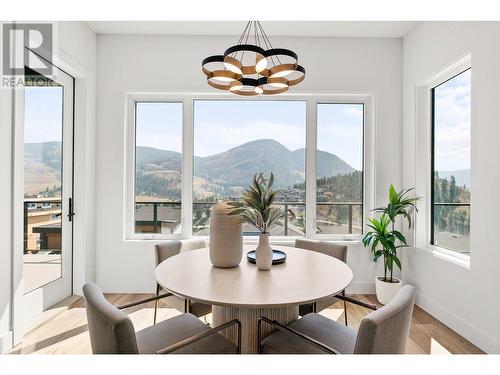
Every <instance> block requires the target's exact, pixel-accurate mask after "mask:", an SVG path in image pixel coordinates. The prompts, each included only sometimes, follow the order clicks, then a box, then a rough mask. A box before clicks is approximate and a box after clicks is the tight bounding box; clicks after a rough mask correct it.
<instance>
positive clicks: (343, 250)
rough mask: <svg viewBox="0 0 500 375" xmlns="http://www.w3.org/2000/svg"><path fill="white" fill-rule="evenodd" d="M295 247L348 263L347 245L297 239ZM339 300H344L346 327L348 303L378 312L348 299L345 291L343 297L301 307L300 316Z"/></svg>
mask: <svg viewBox="0 0 500 375" xmlns="http://www.w3.org/2000/svg"><path fill="white" fill-rule="evenodd" d="M295 247H298V248H300V249H306V250H311V251H316V252H318V253H322V254H325V255H329V256H331V257H334V258H337V259H338V260H341V261H342V262H344V263H346V260H347V246H345V245H339V244H335V243H332V242H326V241H314V240H306V239H297V240H295ZM339 300H342V301H343V303H344V320H345V325H347V302H351V303H355V304H358V305H361V306H363V307H367V308H369V309H372V310H376V307H375V306H372V305H370V304H366V303H363V302H360V301H356V300H353V299H352V298H348V297H346V295H345V290H343V291H342V292H341V295H337V296H335V297H330V298H326V299H323V300H321V301H318V302H316V303H314V304H307V305H301V306H300V307H299V314H300V316H304V315H307V314H309V313H311V312H320V311H322V310H324V309H326V308H328V307H330V306H331V305H333V304H334V303H336V302H337V301H339Z"/></svg>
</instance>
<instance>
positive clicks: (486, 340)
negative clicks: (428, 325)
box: [416, 292, 500, 354]
mask: <svg viewBox="0 0 500 375" xmlns="http://www.w3.org/2000/svg"><path fill="white" fill-rule="evenodd" d="M416 304H417V305H418V306H419V307H420V308H422V309H423V310H425V311H426V312H428V313H429V314H431V315H432V316H433V317H434V318H436V319H437V320H439V321H440V322H442V323H443V324H446V325H447V326H448V327H450V328H451V329H453V330H454V331H455V332H457V333H458V334H460V335H462V336H463V337H465V338H466V339H467V340H469V341H470V342H471V343H473V344H474V345H476V346H477V347H478V348H479V349H481V350H483V351H484V352H486V353H488V354H499V353H500V341H499V340H498V339H496V338H495V337H492V336H490V335H488V334H487V333H486V332H484V331H482V330H481V329H479V328H477V327H476V326H474V325H472V324H470V323H469V322H467V321H466V320H464V319H462V318H461V317H459V316H457V315H456V314H454V313H453V312H451V311H450V310H448V309H446V308H445V307H443V306H442V305H440V304H439V303H437V302H436V301H434V300H432V299H430V298H428V297H426V296H424V295H423V294H421V293H419V292H417V298H416Z"/></svg>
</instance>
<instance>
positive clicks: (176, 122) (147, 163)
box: [135, 102, 182, 234]
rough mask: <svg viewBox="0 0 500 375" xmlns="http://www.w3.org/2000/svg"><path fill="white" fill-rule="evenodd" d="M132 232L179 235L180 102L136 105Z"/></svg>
mask: <svg viewBox="0 0 500 375" xmlns="http://www.w3.org/2000/svg"><path fill="white" fill-rule="evenodd" d="M135 124H136V125H135V233H166V234H172V233H180V231H181V225H180V224H181V191H182V189H181V182H182V174H181V160H182V159H181V155H182V103H162V102H137V103H136V104H135Z"/></svg>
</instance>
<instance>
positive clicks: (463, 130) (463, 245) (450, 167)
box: [431, 69, 471, 254]
mask: <svg viewBox="0 0 500 375" xmlns="http://www.w3.org/2000/svg"><path fill="white" fill-rule="evenodd" d="M431 95H432V165H431V169H432V174H431V177H432V186H431V192H432V196H431V244H432V245H436V246H439V247H442V248H445V249H449V250H453V251H456V252H459V253H462V254H469V230H470V183H471V181H470V140H471V69H468V70H466V71H464V72H462V73H460V74H458V75H456V76H454V77H452V78H450V79H449V80H447V81H445V82H443V83H441V84H440V85H438V86H436V87H434V88H433V89H432V92H431Z"/></svg>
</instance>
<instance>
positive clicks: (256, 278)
mask: <svg viewBox="0 0 500 375" xmlns="http://www.w3.org/2000/svg"><path fill="white" fill-rule="evenodd" d="M254 249H255V246H244V249H243V259H242V260H241V263H240V265H239V266H238V267H235V268H217V267H214V266H213V265H212V263H211V262H210V257H209V250H208V248H205V249H200V250H193V251H188V252H185V253H181V254H178V255H175V256H173V257H171V258H169V259H167V260H165V261H163V262H162V263H160V265H158V267H157V268H156V270H155V277H156V280H157V281H158V283H159V284H160V285H161V286H162V287H163V288H165V289H166V290H168V291H170V292H172V293H174V294H176V295H179V296H181V297H184V298H187V299H190V300H192V301H198V302H203V303H207V304H211V305H222V306H235V307H278V306H292V305H299V304H303V303H310V302H314V301H317V300H320V299H323V298H326V297H331V296H334V295H336V294H337V293H339V292H340V291H342V290H343V289H345V288H346V287H347V286H348V285H349V284H350V282H351V281H352V271H351V269H350V268H349V267H348V266H347V265H346V264H345V263H343V262H342V261H340V260H338V259H335V258H333V257H331V256H328V255H324V254H321V253H317V252H313V251H310V250H302V249H297V248H293V247H285V246H273V249H276V250H282V251H284V252H285V253H286V254H287V259H286V262H285V263H283V264H279V265H274V266H272V268H271V270H270V271H259V270H258V269H257V266H256V265H255V264H251V263H249V262H248V261H247V260H246V254H247V252H248V251H250V250H254Z"/></svg>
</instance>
